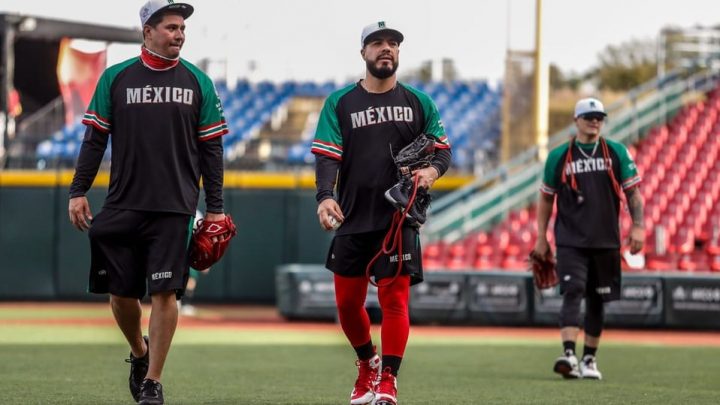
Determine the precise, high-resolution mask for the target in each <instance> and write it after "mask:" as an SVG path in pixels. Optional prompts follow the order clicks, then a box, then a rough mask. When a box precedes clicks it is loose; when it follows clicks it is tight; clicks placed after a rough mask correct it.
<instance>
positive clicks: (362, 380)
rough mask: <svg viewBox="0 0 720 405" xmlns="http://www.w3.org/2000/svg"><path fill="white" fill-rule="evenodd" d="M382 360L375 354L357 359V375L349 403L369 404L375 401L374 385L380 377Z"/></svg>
mask: <svg viewBox="0 0 720 405" xmlns="http://www.w3.org/2000/svg"><path fill="white" fill-rule="evenodd" d="M381 364H382V361H381V359H380V356H378V355H377V354H376V355H375V356H373V357H372V358H371V359H370V360H357V361H356V362H355V365H357V367H358V377H357V379H356V380H355V386H354V387H353V390H352V392H351V393H350V405H370V404H374V403H375V386H376V385H377V384H378V379H379V377H380V365H381Z"/></svg>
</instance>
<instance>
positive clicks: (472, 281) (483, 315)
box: [467, 273, 530, 325]
mask: <svg viewBox="0 0 720 405" xmlns="http://www.w3.org/2000/svg"><path fill="white" fill-rule="evenodd" d="M529 283H530V278H529V276H528V275H527V274H526V273H474V274H469V275H468V283H467V288H468V317H469V319H470V321H471V322H472V323H479V324H484V325H524V324H527V323H528V322H529V321H530V305H529V299H528V297H529Z"/></svg>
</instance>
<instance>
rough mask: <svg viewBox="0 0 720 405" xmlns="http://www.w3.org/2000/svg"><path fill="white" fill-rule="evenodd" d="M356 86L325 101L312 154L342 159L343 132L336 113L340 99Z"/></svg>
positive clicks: (336, 92)
mask: <svg viewBox="0 0 720 405" xmlns="http://www.w3.org/2000/svg"><path fill="white" fill-rule="evenodd" d="M355 86H356V84H355V83H353V84H350V85H347V86H345V87H343V88H342V89H340V90H336V91H334V92H332V93H331V94H330V95H329V96H328V98H327V99H326V100H325V104H324V105H323V108H322V111H320V118H319V119H318V125H317V129H316V130H315V140H314V142H313V145H312V148H311V149H310V151H311V152H312V153H319V154H321V155H326V156H330V157H332V158H333V159H338V160H341V159H342V132H341V130H340V123H339V122H338V117H337V112H336V111H337V106H338V104H339V103H340V99H341V98H342V97H343V96H344V95H346V94H347V93H349V92H350V91H352V90H353V89H354V88H355Z"/></svg>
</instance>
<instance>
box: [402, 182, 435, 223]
mask: <svg viewBox="0 0 720 405" xmlns="http://www.w3.org/2000/svg"><path fill="white" fill-rule="evenodd" d="M431 200H432V196H431V195H430V193H428V191H427V189H425V188H423V187H418V189H417V193H416V194H415V202H414V203H413V205H412V207H410V209H409V210H408V213H407V214H406V215H405V217H406V218H407V219H406V221H407V223H408V224H409V225H411V226H416V227H420V225H422V224H424V223H425V221H427V210H428V207H430V201H431Z"/></svg>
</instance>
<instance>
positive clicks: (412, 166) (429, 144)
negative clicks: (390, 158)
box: [394, 134, 435, 175]
mask: <svg viewBox="0 0 720 405" xmlns="http://www.w3.org/2000/svg"><path fill="white" fill-rule="evenodd" d="M434 155H435V138H433V137H432V136H430V135H426V134H420V136H418V137H417V138H415V140H413V141H412V142H411V143H410V144H408V145H407V146H405V147H404V148H402V149H400V152H398V153H397V155H395V157H394V159H395V164H396V165H397V167H398V170H400V173H401V174H403V175H407V174H409V173H410V172H412V171H413V170H416V169H422V168H423V167H428V166H430V162H431V161H432V158H433V156H434Z"/></svg>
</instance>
